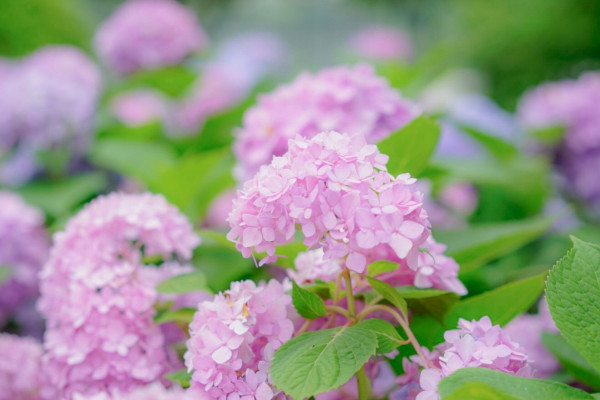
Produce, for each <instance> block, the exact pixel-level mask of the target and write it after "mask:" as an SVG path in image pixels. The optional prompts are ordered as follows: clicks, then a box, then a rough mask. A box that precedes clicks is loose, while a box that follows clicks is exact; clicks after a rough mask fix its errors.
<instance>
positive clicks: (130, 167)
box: [89, 139, 175, 185]
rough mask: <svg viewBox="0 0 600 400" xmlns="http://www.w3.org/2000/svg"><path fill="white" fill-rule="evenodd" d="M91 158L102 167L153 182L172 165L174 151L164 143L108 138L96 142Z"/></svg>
mask: <svg viewBox="0 0 600 400" xmlns="http://www.w3.org/2000/svg"><path fill="white" fill-rule="evenodd" d="M89 158H90V160H91V161H92V162H93V163H94V164H96V165H97V166H99V167H103V168H106V169H108V170H111V171H115V172H118V173H120V174H122V175H125V176H127V177H131V178H134V179H137V180H139V181H141V182H142V183H145V184H146V185H151V184H153V183H154V182H155V181H156V180H157V179H158V177H159V173H160V171H161V170H162V169H165V168H167V167H169V166H171V165H173V163H174V162H175V153H174V151H173V149H171V148H170V147H169V146H168V145H166V144H165V143H160V142H151V141H143V140H120V139H105V140H101V141H98V142H96V144H95V145H94V147H92V149H91V152H90V154H89Z"/></svg>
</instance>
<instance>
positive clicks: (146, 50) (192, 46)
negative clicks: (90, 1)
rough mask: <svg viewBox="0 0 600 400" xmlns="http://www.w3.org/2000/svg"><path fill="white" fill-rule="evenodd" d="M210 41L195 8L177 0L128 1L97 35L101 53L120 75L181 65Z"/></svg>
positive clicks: (98, 47) (105, 23)
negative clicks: (190, 8) (190, 7)
mask: <svg viewBox="0 0 600 400" xmlns="http://www.w3.org/2000/svg"><path fill="white" fill-rule="evenodd" d="M207 44H208V38H207V36H206V34H205V33H204V30H203V29H202V27H201V26H200V24H199V23H198V20H197V19H196V16H195V15H194V13H193V11H192V10H189V9H187V8H186V7H184V6H182V5H180V4H179V3H178V2H176V1H174V0H128V1H127V2H125V3H123V4H122V5H120V6H119V7H118V8H117V10H116V11H115V12H114V14H112V15H111V16H110V17H109V18H108V19H107V20H106V21H104V23H103V24H102V25H101V26H100V28H99V29H98V32H97V33H96V37H95V45H96V50H97V52H98V54H99V56H100V57H101V58H102V60H103V61H104V62H105V63H106V65H108V66H109V67H110V68H112V69H113V70H114V71H116V72H117V73H119V74H129V73H131V72H134V71H137V70H140V69H155V68H160V67H164V66H168V65H174V64H178V63H179V62H181V61H183V59H184V58H185V57H187V56H188V55H190V54H191V53H193V52H195V51H197V50H201V49H203V48H204V47H206V45H207Z"/></svg>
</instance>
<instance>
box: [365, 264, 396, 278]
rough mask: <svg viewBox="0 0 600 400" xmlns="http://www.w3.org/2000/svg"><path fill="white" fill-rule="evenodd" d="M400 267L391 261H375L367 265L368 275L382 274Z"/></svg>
mask: <svg viewBox="0 0 600 400" xmlns="http://www.w3.org/2000/svg"><path fill="white" fill-rule="evenodd" d="M397 268H398V264H397V263H395V262H391V261H385V260H380V261H375V262H374V263H371V264H369V266H368V267H367V275H369V276H377V275H380V274H385V273H386V272H390V271H394V270H395V269H397Z"/></svg>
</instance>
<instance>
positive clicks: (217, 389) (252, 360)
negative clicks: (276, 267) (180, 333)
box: [184, 280, 295, 400]
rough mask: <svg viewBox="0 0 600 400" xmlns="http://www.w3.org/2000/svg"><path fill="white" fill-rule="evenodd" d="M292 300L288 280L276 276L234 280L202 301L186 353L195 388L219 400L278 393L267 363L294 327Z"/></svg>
mask: <svg viewBox="0 0 600 400" xmlns="http://www.w3.org/2000/svg"><path fill="white" fill-rule="evenodd" d="M291 301H292V300H291V297H290V296H289V295H288V294H286V293H285V288H284V285H282V284H281V283H279V282H278V281H276V280H271V281H269V282H268V283H261V284H259V285H256V284H255V283H254V282H252V281H242V282H233V283H232V284H231V288H230V289H229V290H228V291H226V292H224V293H219V294H218V295H216V296H215V298H214V299H213V300H212V301H204V302H202V303H200V304H199V306H198V311H197V312H196V314H195V315H194V320H193V321H192V323H191V324H190V339H189V340H188V342H187V349H188V350H187V352H186V353H185V356H184V358H185V363H186V365H187V368H188V371H190V372H192V373H193V374H192V381H191V388H192V389H197V390H201V391H204V392H205V393H207V394H208V395H209V396H210V397H211V398H213V399H218V400H225V399H232V398H236V399H248V400H253V399H256V400H269V399H272V398H279V397H280V395H279V394H278V393H277V392H276V391H275V389H274V388H273V387H272V386H271V384H270V381H269V375H268V367H269V363H270V360H271V357H272V355H273V353H274V352H275V350H277V348H278V347H279V346H280V345H281V344H283V343H284V342H286V341H287V340H289V339H291V338H292V335H293V333H294V324H293V322H292V320H291V319H290V317H292V316H295V313H294V312H293V309H292V308H291Z"/></svg>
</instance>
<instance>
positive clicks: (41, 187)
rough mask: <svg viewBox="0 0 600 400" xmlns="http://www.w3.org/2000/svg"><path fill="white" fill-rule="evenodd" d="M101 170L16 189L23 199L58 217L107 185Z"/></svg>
mask: <svg viewBox="0 0 600 400" xmlns="http://www.w3.org/2000/svg"><path fill="white" fill-rule="evenodd" d="M107 183H108V182H107V179H106V176H105V175H104V174H103V173H101V172H88V173H83V174H79V175H75V176H72V177H69V178H66V179H64V180H60V181H36V182H32V183H29V184H27V185H25V186H23V187H21V188H19V189H18V190H17V191H18V192H19V194H20V195H21V196H23V198H24V199H25V201H26V202H27V203H29V204H31V205H34V206H36V207H39V208H41V209H42V210H43V211H44V212H45V213H46V214H48V215H49V216H51V217H52V218H55V219H58V218H61V217H65V216H67V215H68V214H69V213H72V212H74V211H75V209H76V208H77V207H79V206H81V205H82V204H83V203H84V202H86V201H88V200H90V199H91V198H92V197H94V196H95V195H96V194H98V192H100V191H102V189H104V188H105V187H106V185H107Z"/></svg>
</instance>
